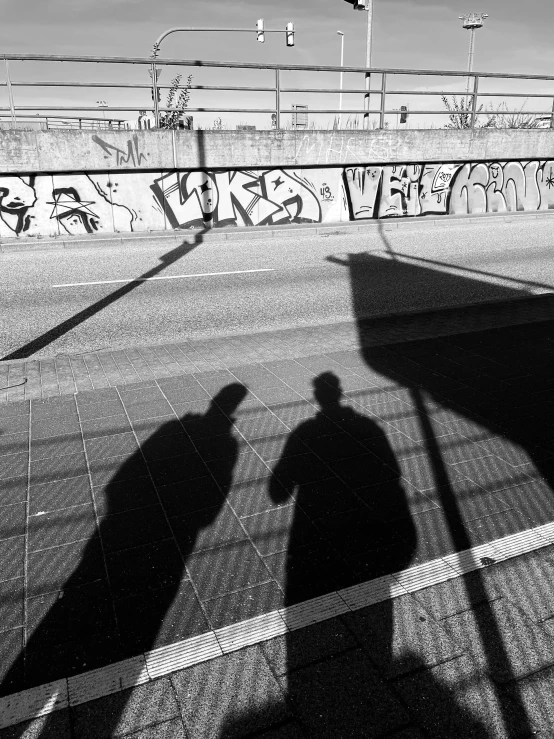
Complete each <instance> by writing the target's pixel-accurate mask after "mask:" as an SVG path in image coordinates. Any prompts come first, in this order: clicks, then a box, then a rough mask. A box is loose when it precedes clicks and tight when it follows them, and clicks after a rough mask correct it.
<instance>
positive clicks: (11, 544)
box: [0, 509, 25, 582]
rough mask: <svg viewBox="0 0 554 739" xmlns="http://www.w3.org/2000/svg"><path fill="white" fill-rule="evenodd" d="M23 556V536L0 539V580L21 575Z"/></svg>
mask: <svg viewBox="0 0 554 739" xmlns="http://www.w3.org/2000/svg"><path fill="white" fill-rule="evenodd" d="M0 510H1V509H0ZM24 558H25V537H24V536H15V537H12V538H10V539H3V540H0V582H2V581H4V580H11V579H12V578H14V577H20V576H22V575H23V562H24Z"/></svg>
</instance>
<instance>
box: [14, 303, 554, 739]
mask: <svg viewBox="0 0 554 739" xmlns="http://www.w3.org/2000/svg"><path fill="white" fill-rule="evenodd" d="M553 306H554V299H553V298H552V297H551V296H541V297H539V298H529V299H522V300H519V301H513V302H510V303H491V304H489V305H481V306H472V307H470V308H465V309H452V310H445V311H436V312H433V313H428V314H417V315H411V316H410V315H408V316H403V317H394V316H391V317H389V318H383V319H378V320H372V321H360V322H359V323H358V324H357V325H356V324H355V323H352V324H333V325H329V326H323V327H318V328H305V329H304V328H299V329H295V330H289V331H282V332H274V333H267V334H263V335H262V334H255V335H250V336H240V337H232V338H222V339H212V340H209V341H205V342H187V343H183V344H179V345H172V346H160V347H154V348H140V349H136V350H134V351H132V352H130V351H121V352H117V351H112V352H98V353H96V354H92V353H91V354H87V355H83V356H77V357H58V358H56V359H55V360H51V361H44V362H26V363H23V362H20V363H17V362H13V363H5V364H0V373H3V374H0V378H1V379H0V386H2V387H4V386H6V385H10V386H11V387H9V388H8V389H6V390H4V391H3V392H4V395H3V398H2V400H3V403H1V404H0V476H1V479H2V485H1V488H0V490H1V492H0V505H1V506H2V510H1V513H2V516H1V518H0V558H1V559H0V561H1V562H2V565H3V566H2V568H1V570H0V572H1V579H2V582H1V583H0V592H1V593H2V597H1V604H2V605H1V606H0V624H1V625H2V626H0V629H2V631H3V633H2V637H3V638H2V639H0V644H1V645H2V647H1V652H0V653H1V655H2V658H1V660H0V665H2V670H3V672H2V674H1V677H0V679H1V681H2V695H4V696H7V695H11V694H14V693H17V692H19V691H22V690H25V689H28V688H32V687H34V686H40V685H44V684H46V683H50V682H52V681H58V680H60V681H62V682H64V684H66V679H67V678H70V677H72V676H79V675H81V674H82V673H86V672H88V671H90V670H93V669H96V668H103V669H104V672H103V673H102V675H103V676H102V679H101V680H100V682H101V683H102V684H104V685H105V684H106V679H107V678H106V674H107V673H106V671H105V670H106V668H107V667H108V666H110V665H114V664H115V663H121V662H124V663H125V665H127V666H129V665H131V666H133V665H134V667H132V669H131V672H130V674H131V677H127V678H125V679H123V678H122V677H121V676H119V677H118V678H117V679H118V680H119V681H120V682H119V687H117V686H116V687H115V690H116V691H118V692H115V693H114V695H112V696H110V697H98V696H101V695H106V692H105V691H104V692H103V693H102V692H100V693H96V694H94V690H92V692H90V690H89V692H88V694H87V697H86V698H85V699H84V700H83V698H82V696H81V698H80V699H79V698H75V694H71V690H72V689H73V690H75V689H76V688H75V685H77V683H78V681H77V682H75V681H73V682H71V681H70V683H69V685H70V693H69V696H70V697H69V698H68V700H70V704H71V706H73V707H71V708H64V707H63V704H60V706H59V710H57V711H55V712H54V713H52V714H49V717H47V718H44V717H43V718H41V719H37V722H38V723H36V722H35V724H33V725H32V726H30V727H28V728H29V731H30V732H31V733H30V734H29V736H31V735H32V736H41V737H46V736H48V737H50V736H51V737H54V736H55V737H66V736H67V737H69V736H71V737H78V738H79V739H81V737H85V736H91V737H103V736H111V735H115V733H114V732H116V726H117V727H119V728H117V735H123V734H132V735H133V736H135V735H136V736H137V737H140V739H146V737H162V736H163V737H173V736H175V737H178V736H179V737H180V736H183V737H186V736H190V737H192V738H193V739H196V738H197V737H204V736H206V737H220V736H221V737H231V736H241V737H242V736H260V737H262V736H263V737H266V739H270V737H283V739H285V738H286V737H296V736H309V737H322V736H333V737H339V736H340V737H342V736H344V737H346V736H353V737H357V736H364V737H365V736H378V737H381V736H383V737H384V736H391V737H392V736H395V737H399V739H400V737H412V736H433V737H437V736H449V737H451V736H478V737H485V736H487V737H489V736H495V737H496V736H498V737H501V736H508V737H520V736H521V737H523V736H533V735H537V734H535V733H534V732H536V731H540V732H542V733H540V734H539V735H540V736H545V737H546V736H552V735H554V718H553V717H552V716H551V713H550V710H551V709H550V703H551V701H550V698H549V697H548V696H549V695H550V694H551V680H552V676H551V668H552V666H553V665H554V631H553V630H552V626H551V621H550V619H551V618H552V617H553V616H554V598H553V597H552V594H551V582H552V552H553V547H552V546H551V544H554V538H552V537H553V536H554V534H553V533H552V529H551V528H549V524H551V523H552V522H553V521H554V498H553V497H552V489H553V484H554V466H553V459H554V456H553V450H552V443H551V438H552V425H553V421H552V418H553V414H552V410H553V406H554V396H553V395H552V391H553V390H554V378H553V376H552V357H553V354H554V323H553V319H554V308H553ZM476 328H479V330H475V329H476ZM360 346H361V349H360V348H359V347H360ZM24 377H25V378H27V379H26V381H25V383H24V384H18V383H19V382H22V380H23V378H24ZM339 383H340V390H339ZM314 391H315V394H314ZM340 391H342V394H343V396H342V398H340V397H339V395H340ZM348 409H350V410H348ZM526 532H530V533H528V534H527V533H526ZM500 540H504V544H502V545H501V544H498V542H499V541H500ZM522 542H523V543H522ZM533 549H537V551H536V552H534V553H533V552H532V550H533ZM469 550H470V551H471V554H470V555H468V554H467V552H468V551H469ZM459 552H464V553H466V554H462V555H460V554H459ZM524 552H531V553H530V554H524V556H518V557H517V558H516V559H514V558H513V557H514V556H515V555H518V554H522V553H524ZM468 557H469V559H468ZM501 560H506V561H503V562H501ZM468 562H469V564H468ZM402 573H409V574H405V575H402ZM437 573H438V574H437ZM464 573H465V574H464ZM467 573H470V574H467ZM367 583H370V584H369V585H367ZM426 586H428V587H426ZM399 588H400V589H399ZM362 595H363V598H366V600H365V601H364V600H363V598H362ZM315 598H320V600H316V601H314V602H313V603H311V604H310V605H309V606H306V607H304V606H301V605H300V604H303V603H305V602H307V601H309V600H310V599H315ZM336 598H339V601H337V600H336ZM321 599H322V600H321ZM368 599H369V600H368ZM337 603H338V604H339V605H338V606H337ZM371 603H373V605H371ZM333 604H334V606H333ZM333 607H335V608H339V610H338V611H336V610H335V611H333V610H332V608H333ZM295 609H296V610H295ZM299 609H300V610H299ZM302 609H304V610H302ZM326 609H327V610H326ZM300 613H302V614H304V615H303V616H302V618H300V616H299V614H300ZM306 613H308V614H311V615H309V616H306ZM267 614H269V616H268V615H267ZM273 614H278V616H279V618H277V616H275V617H274V616H273ZM314 614H315V615H314ZM256 618H258V621H249V620H250V619H256ZM272 619H273V620H272ZM295 619H296V620H295ZM302 619H303V620H302ZM245 621H249V623H248V624H246V625H244V626H241V627H239V626H235V625H236V624H242V623H243V622H245ZM316 621H317V622H319V623H318V624H314V622H316ZM310 623H311V624H313V625H311V626H309V625H308V624H310ZM260 624H263V629H262V627H261V626H260ZM300 627H302V628H300ZM256 628H258V629H259V635H258V636H256V635H255V634H256ZM272 628H273V629H274V631H273V632H272V631H271V629H272ZM241 634H242V636H240V635H241ZM245 634H246V636H245ZM253 634H254V636H252V635H253ZM272 634H276V635H277V636H276V637H275V639H274V640H272V639H271V638H270V637H271V635H272ZM195 638H197V641H196V642H194V639H195ZM241 639H242V641H241ZM199 640H200V641H199ZM233 640H234V641H233ZM237 640H238V641H237ZM185 643H186V644H187V645H188V647H187V648H189V647H190V649H192V646H191V645H193V644H195V645H196V647H195V649H196V658H195V659H196V661H194V660H193V661H192V662H190V658H189V664H191V665H192V666H190V667H188V668H187V669H186V670H182V669H179V665H181V666H182V664H183V662H182V661H181V662H180V663H179V661H178V660H177V661H176V662H175V663H174V664H175V665H176V667H175V670H171V669H168V668H167V663H168V659H169V656H168V655H169V654H170V653H171V649H170V651H169V652H168V648H169V646H170V645H174V644H185ZM209 644H212V645H215V646H216V647H217V649H215V651H212V652H210V651H209V648H208V646H206V645H209ZM198 645H201V648H202V649H205V650H207V651H205V652H204V657H203V658H202V659H199V658H198V654H199V649H200V647H199V646H198ZM225 645H227V647H226V646H225ZM160 650H162V651H160ZM164 650H165V651H164ZM218 650H219V651H218ZM200 651H201V649H200ZM218 654H219V655H220V656H219V657H217V655H218ZM207 657H211V659H209V660H208V661H206V659H207ZM137 660H138V661H137ZM141 660H142V661H141ZM145 660H146V661H145ZM156 660H158V662H156ZM163 660H165V663H164V664H165V665H166V667H164V668H163V669H162V668H153V667H152V665H153V663H155V664H159V663H160V661H163ZM125 661H126V662H125ZM140 665H146V668H145V669H146V670H147V673H146V672H145V673H144V674H143V672H142V670H143V667H140ZM137 666H138V667H137ZM118 669H119V668H118ZM126 669H127V668H126ZM129 669H130V668H129ZM156 669H157V670H158V671H157V672H156ZM133 670H134V672H133ZM137 670H138V671H137ZM114 674H115V673H114ZM117 674H118V675H119V673H117ZM141 675H142V677H141ZM532 675H535V677H531V676H532ZM143 678H144V679H143ZM83 679H84V678H83ZM112 680H113V678H112ZM125 680H128V682H125ZM85 682H86V681H85ZM89 682H90V681H89ZM92 682H93V683H94V680H93V681H92ZM97 682H98V681H97ZM139 683H144V684H142V685H138V684H139ZM137 685H138V686H137ZM71 686H74V687H73V688H72V687H71ZM130 686H135V687H130ZM222 686H223V687H222ZM368 686H371V688H369V687H368ZM89 687H90V686H89ZM123 688H129V690H127V691H125V690H122V689H123ZM113 690H114V689H113V688H111V689H110V691H108V692H113ZM33 695H34V694H33ZM71 695H73V699H71ZM92 697H98V702H94V701H91V698H92ZM22 700H23V699H22ZM9 705H12V708H10V709H9V710H10V711H11V710H12V709H13V701H12V703H11V704H9ZM18 705H19V704H18ZM2 706H3V707H4V709H5V711H6V715H7V713H8V708H7V707H9V706H8V703H6V702H4V703H0V709H1V708H2ZM18 710H19V709H18ZM437 712H438V713H437ZM17 715H18V714H17V711H16V712H15V713H14V714H13V716H17ZM432 715H434V716H435V717H434V718H433V717H432ZM0 718H2V717H1V716H0ZM20 720H22V718H20ZM41 722H42V723H41ZM14 723H15V719H14V720H9V721H8V722H7V723H4V724H3V725H5V726H8V725H9V724H14ZM39 724H40V726H39ZM1 725H2V724H1V723H0V726H1ZM33 727H34V728H33ZM145 727H149V728H145ZM446 727H447V728H446ZM460 727H463V729H461V730H460ZM23 729H24V725H23V724H22V725H20V726H19V727H18V726H12V727H11V728H6V729H4V730H3V731H1V732H0V737H1V738H2V739H7V737H14V736H22V731H23ZM33 731H34V732H35V733H32V732H33ZM463 731H465V733H461V732H463ZM37 732H38V733H37ZM133 732H140V733H136V734H134V733H133Z"/></svg>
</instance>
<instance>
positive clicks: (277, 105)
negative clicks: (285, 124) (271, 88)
mask: <svg viewBox="0 0 554 739" xmlns="http://www.w3.org/2000/svg"><path fill="white" fill-rule="evenodd" d="M280 71H281V70H280V69H276V70H275V128H276V129H277V131H278V130H279V129H280V128H281V77H280Z"/></svg>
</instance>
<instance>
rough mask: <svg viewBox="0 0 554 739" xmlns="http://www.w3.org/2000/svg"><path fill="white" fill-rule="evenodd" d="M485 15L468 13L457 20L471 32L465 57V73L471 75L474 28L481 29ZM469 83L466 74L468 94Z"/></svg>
mask: <svg viewBox="0 0 554 739" xmlns="http://www.w3.org/2000/svg"><path fill="white" fill-rule="evenodd" d="M488 17H489V16H488V14H487V13H468V15H460V16H459V18H460V20H461V21H463V23H462V25H463V27H464V28H467V30H468V31H471V35H470V37H469V53H468V55H467V71H468V72H469V73H471V70H472V69H473V49H474V46H475V29H476V28H482V27H483V24H484V22H485V18H488ZM469 82H470V77H469V74H468V77H467V88H466V92H468V93H469Z"/></svg>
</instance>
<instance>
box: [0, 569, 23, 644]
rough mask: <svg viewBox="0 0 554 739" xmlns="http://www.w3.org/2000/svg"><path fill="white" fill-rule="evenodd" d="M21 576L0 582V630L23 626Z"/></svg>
mask: <svg viewBox="0 0 554 739" xmlns="http://www.w3.org/2000/svg"><path fill="white" fill-rule="evenodd" d="M24 600H25V597H24V585H23V578H22V577H18V578H16V579H13V580H5V581H4V582H0V632H2V631H8V630H9V629H15V628H17V627H22V626H24V618H23V605H24Z"/></svg>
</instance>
